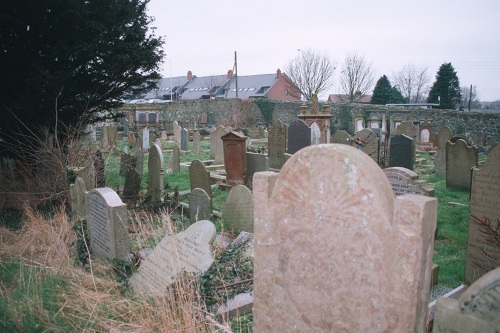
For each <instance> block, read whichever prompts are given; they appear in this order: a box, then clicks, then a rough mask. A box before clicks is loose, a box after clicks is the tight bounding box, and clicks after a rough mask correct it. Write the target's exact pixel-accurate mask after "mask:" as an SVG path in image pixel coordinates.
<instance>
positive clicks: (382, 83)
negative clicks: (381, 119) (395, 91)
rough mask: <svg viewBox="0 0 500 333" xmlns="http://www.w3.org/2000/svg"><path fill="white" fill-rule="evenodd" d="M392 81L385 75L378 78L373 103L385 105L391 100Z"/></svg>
mask: <svg viewBox="0 0 500 333" xmlns="http://www.w3.org/2000/svg"><path fill="white" fill-rule="evenodd" d="M391 92H392V87H391V82H390V81H389V79H388V78H387V76H385V75H383V76H382V77H380V79H378V81H377V84H376V85H375V88H374V89H373V96H372V100H371V102H370V103H371V104H382V105H385V104H387V103H389V102H390V99H391Z"/></svg>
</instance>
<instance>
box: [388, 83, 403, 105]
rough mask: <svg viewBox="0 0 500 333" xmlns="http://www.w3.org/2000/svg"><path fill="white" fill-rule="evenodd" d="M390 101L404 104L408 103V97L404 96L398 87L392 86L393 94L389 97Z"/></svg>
mask: <svg viewBox="0 0 500 333" xmlns="http://www.w3.org/2000/svg"><path fill="white" fill-rule="evenodd" d="M389 103H390V104H404V103H406V98H405V97H404V96H403V94H402V93H401V91H400V90H399V89H398V88H396V87H392V88H391V96H390V97H389Z"/></svg>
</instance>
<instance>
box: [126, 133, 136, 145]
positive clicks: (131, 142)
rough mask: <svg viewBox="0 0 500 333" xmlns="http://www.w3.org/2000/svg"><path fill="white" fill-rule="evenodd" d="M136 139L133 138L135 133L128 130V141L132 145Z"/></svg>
mask: <svg viewBox="0 0 500 333" xmlns="http://www.w3.org/2000/svg"><path fill="white" fill-rule="evenodd" d="M136 141H137V139H136V138H135V134H134V133H133V132H128V142H129V143H130V144H131V145H132V146H135V145H136Z"/></svg>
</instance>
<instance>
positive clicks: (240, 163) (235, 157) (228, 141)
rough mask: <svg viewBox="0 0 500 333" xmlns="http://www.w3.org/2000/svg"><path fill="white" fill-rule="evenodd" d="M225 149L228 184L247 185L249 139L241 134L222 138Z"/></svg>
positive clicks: (230, 134) (237, 133)
mask: <svg viewBox="0 0 500 333" xmlns="http://www.w3.org/2000/svg"><path fill="white" fill-rule="evenodd" d="M221 140H222V142H223V148H224V169H225V170H226V183H227V184H228V185H231V186H234V185H239V184H245V181H246V176H247V161H246V159H247V155H246V150H247V149H246V140H247V137H246V136H245V135H243V134H241V133H239V132H230V133H227V134H226V135H223V136H222V137H221Z"/></svg>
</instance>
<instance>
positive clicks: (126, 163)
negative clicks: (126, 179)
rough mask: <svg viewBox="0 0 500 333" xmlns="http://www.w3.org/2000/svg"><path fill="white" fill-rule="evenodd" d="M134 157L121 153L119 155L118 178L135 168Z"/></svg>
mask: <svg viewBox="0 0 500 333" xmlns="http://www.w3.org/2000/svg"><path fill="white" fill-rule="evenodd" d="M135 165H136V161H135V156H133V155H130V154H126V153H121V154H120V171H119V173H120V176H125V175H126V174H127V172H128V170H129V169H130V168H135Z"/></svg>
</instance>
